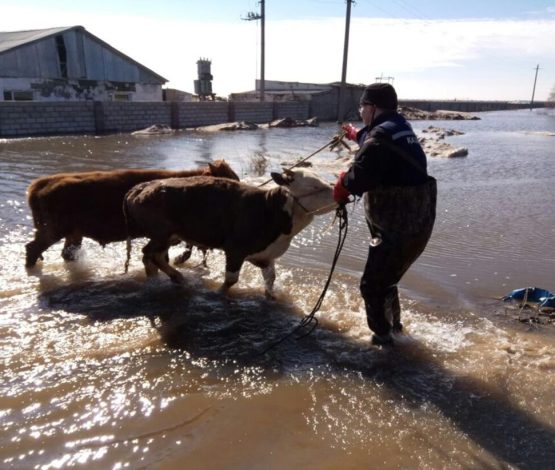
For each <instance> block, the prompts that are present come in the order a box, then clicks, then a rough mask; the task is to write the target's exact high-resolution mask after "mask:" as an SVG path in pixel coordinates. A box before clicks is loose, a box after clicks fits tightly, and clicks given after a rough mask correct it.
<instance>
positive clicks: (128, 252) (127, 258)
mask: <svg viewBox="0 0 555 470" xmlns="http://www.w3.org/2000/svg"><path fill="white" fill-rule="evenodd" d="M122 209H123V219H124V220H125V232H126V235H127V236H126V238H125V250H126V255H125V265H124V271H123V272H124V274H127V271H129V262H130V261H131V234H130V232H129V212H128V210H127V194H126V195H125V197H124V198H123V206H122Z"/></svg>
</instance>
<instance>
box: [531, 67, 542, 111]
mask: <svg viewBox="0 0 555 470" xmlns="http://www.w3.org/2000/svg"><path fill="white" fill-rule="evenodd" d="M539 69H540V64H538V65H536V76H535V77H534V87H533V88H532V99H531V100H530V111H532V108H533V106H532V105H533V104H534V95H535V94H536V82H537V81H538V70H539Z"/></svg>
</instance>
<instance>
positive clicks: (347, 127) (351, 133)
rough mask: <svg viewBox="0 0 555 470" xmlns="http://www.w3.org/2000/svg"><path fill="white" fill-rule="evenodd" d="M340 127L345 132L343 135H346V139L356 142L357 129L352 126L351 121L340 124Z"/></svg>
mask: <svg viewBox="0 0 555 470" xmlns="http://www.w3.org/2000/svg"><path fill="white" fill-rule="evenodd" d="M341 129H343V131H344V132H345V137H347V139H349V140H353V141H355V142H356V140H357V133H358V129H357V128H356V127H355V126H353V125H352V124H351V123H349V124H343V125H342V126H341Z"/></svg>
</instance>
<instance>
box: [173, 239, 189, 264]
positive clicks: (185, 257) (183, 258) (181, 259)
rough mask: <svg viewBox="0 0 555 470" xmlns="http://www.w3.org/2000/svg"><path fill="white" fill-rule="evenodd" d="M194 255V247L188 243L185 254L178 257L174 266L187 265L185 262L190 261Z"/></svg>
mask: <svg viewBox="0 0 555 470" xmlns="http://www.w3.org/2000/svg"><path fill="white" fill-rule="evenodd" d="M192 254H193V245H191V244H190V243H186V244H185V250H183V253H181V254H180V255H178V256H176V258H175V259H174V260H173V262H174V264H183V263H185V261H188V260H189V258H190V257H191V255H192Z"/></svg>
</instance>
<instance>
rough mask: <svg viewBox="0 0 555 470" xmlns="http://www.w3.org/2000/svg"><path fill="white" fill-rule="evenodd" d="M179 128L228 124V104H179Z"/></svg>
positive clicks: (218, 102) (219, 102)
mask: <svg viewBox="0 0 555 470" xmlns="http://www.w3.org/2000/svg"><path fill="white" fill-rule="evenodd" d="M178 110H179V126H178V127H181V128H182V127H198V126H208V125H210V124H221V123H223V122H228V120H229V112H228V103H227V102H225V101H216V102H213V101H201V102H198V103H187V102H185V103H178Z"/></svg>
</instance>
